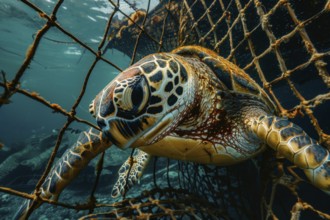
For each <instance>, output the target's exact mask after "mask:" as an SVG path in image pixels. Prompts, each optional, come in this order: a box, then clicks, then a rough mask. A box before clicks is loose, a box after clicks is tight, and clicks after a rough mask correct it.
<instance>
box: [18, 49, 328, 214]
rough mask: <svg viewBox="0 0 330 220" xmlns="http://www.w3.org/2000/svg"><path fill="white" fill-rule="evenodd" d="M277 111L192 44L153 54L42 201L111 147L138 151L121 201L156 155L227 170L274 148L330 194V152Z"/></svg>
mask: <svg viewBox="0 0 330 220" xmlns="http://www.w3.org/2000/svg"><path fill="white" fill-rule="evenodd" d="M276 111H277V110H276V108H275V106H274V105H273V103H272V102H271V101H270V99H269V98H268V96H267V94H266V93H265V92H264V91H263V90H262V88H260V87H259V86H258V84H257V83H255V82H254V81H253V80H252V79H251V78H250V77H249V76H248V75H247V74H246V73H245V72H244V71H243V70H242V69H240V68H239V67H237V66H236V65H234V64H233V63H231V62H229V61H227V60H226V59H224V58H222V57H220V56H218V55H217V54H216V53H214V52H213V51H210V50H208V49H205V48H202V47H198V46H187V47H181V48H178V49H176V50H174V51H173V52H171V53H158V54H152V55H149V56H147V57H145V58H143V59H142V60H140V61H139V62H137V63H136V64H134V65H133V66H131V67H129V68H128V69H126V70H125V71H124V72H122V73H120V74H119V75H118V76H117V77H116V78H115V79H114V80H112V81H111V82H110V83H109V84H108V85H107V86H106V87H105V88H104V89H103V90H102V91H101V92H100V93H99V94H98V95H97V96H96V98H95V99H94V100H93V102H92V104H91V105H90V112H91V113H92V114H93V115H94V117H95V118H96V121H97V123H98V125H99V127H100V128H101V129H102V132H97V131H95V130H93V129H91V130H90V131H88V132H85V133H83V134H82V136H81V137H80V138H79V140H78V141H77V144H76V145H74V146H73V147H72V148H71V149H69V150H68V151H67V152H66V153H65V154H64V155H63V156H62V158H61V159H60V160H59V161H58V162H57V163H56V164H55V166H54V168H53V169H52V171H51V172H50V174H49V175H48V177H47V179H46V181H45V183H44V184H43V186H42V188H41V197H44V198H51V197H52V198H54V199H56V198H57V197H58V196H59V194H60V193H61V191H62V190H63V189H64V187H66V186H67V185H68V184H69V183H70V182H71V181H72V180H73V179H74V178H75V177H76V176H77V175H78V173H79V172H80V170H81V169H82V168H83V167H84V166H86V165H87V164H88V162H89V161H90V160H91V159H92V158H93V157H95V156H96V155H97V154H99V153H100V152H103V151H104V150H105V149H107V148H108V147H110V146H111V145H115V146H117V147H119V148H128V147H131V148H138V150H137V151H136V152H135V154H134V155H133V159H128V160H127V161H126V162H125V163H124V165H123V166H122V167H121V168H120V170H119V179H118V181H117V182H116V184H115V186H114V190H113V194H112V196H114V197H115V196H119V195H123V194H125V191H126V190H127V189H128V188H129V187H131V186H132V185H133V184H134V183H135V182H137V180H138V178H139V177H140V176H141V175H142V172H143V168H144V167H145V166H146V164H147V163H148V158H149V157H150V156H149V155H153V156H162V157H168V158H173V159H178V160H183V161H193V162H198V163H202V164H215V165H221V166H223V165H231V164H235V163H239V162H241V161H244V160H247V159H249V158H252V157H253V156H255V155H257V154H259V153H260V152H262V151H263V150H264V149H265V148H266V147H267V146H269V147H271V148H272V149H274V150H275V151H277V152H278V153H279V154H281V155H283V156H284V157H285V158H287V159H288V160H290V161H291V162H292V163H294V164H295V165H296V166H297V167H299V168H301V169H302V170H303V171H304V172H305V173H306V175H307V177H308V178H309V180H310V181H311V183H313V184H314V185H315V186H316V187H318V188H320V189H321V190H323V191H325V192H326V193H330V158H329V152H328V150H327V149H326V148H324V147H322V146H321V145H319V144H318V143H317V142H316V141H315V140H313V139H312V138H310V137H309V136H308V134H306V133H305V132H304V131H303V130H302V129H301V128H300V127H299V126H297V125H295V124H293V123H292V122H290V121H289V120H288V119H286V118H280V117H277V116H276V115H275V114H276ZM132 162H133V163H132ZM130 169H131V171H132V172H128V171H129V170H130ZM126 182H127V183H128V185H127V186H125V185H126ZM35 204H37V205H35ZM38 205H40V202H39V203H38V202H36V201H33V202H31V204H30V202H25V203H24V204H23V206H22V207H21V208H20V210H19V212H18V213H17V216H16V219H25V217H27V216H28V215H29V212H28V211H27V210H28V208H29V207H31V210H33V209H35V208H36V207H37V206H38Z"/></svg>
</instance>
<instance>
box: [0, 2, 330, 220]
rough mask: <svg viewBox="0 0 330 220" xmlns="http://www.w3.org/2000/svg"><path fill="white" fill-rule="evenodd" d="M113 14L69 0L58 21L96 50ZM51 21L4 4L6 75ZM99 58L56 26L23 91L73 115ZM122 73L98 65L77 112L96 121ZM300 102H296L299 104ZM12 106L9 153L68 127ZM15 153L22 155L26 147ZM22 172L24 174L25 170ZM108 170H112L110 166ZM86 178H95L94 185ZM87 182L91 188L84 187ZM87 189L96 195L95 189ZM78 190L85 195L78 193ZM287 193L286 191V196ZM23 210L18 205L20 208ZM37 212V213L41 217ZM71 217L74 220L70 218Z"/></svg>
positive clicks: (1, 66)
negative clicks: (95, 112)
mask: <svg viewBox="0 0 330 220" xmlns="http://www.w3.org/2000/svg"><path fill="white" fill-rule="evenodd" d="M31 2H32V3H34V4H35V5H37V6H38V7H40V8H41V9H42V10H43V11H45V12H46V13H48V14H49V13H51V11H52V9H53V7H54V5H55V3H56V1H55V0H34V1H31ZM114 2H116V1H114ZM147 2H148V1H147V0H144V1H137V3H138V7H139V8H146V5H147ZM157 3H158V1H152V6H151V7H153V6H155V5H156V4H157ZM121 9H122V10H123V11H124V12H125V13H127V14H130V13H131V12H132V10H131V9H130V8H129V7H128V6H127V4H125V3H124V2H122V3H121ZM111 12H112V8H111V5H110V3H109V2H108V0H94V1H92V0H65V1H64V2H63V4H62V5H61V7H60V9H59V11H58V14H57V20H58V22H59V23H60V25H61V26H62V27H63V28H64V29H65V30H67V31H69V32H70V33H72V34H73V35H74V36H76V37H77V38H79V39H80V40H81V41H82V42H84V43H85V44H87V45H88V46H89V47H91V48H92V49H93V50H94V51H96V50H97V47H98V45H99V42H100V40H101V39H102V36H103V34H104V29H105V26H106V23H107V19H108V18H109V16H110V14H111ZM45 22H46V20H44V19H42V18H40V16H39V15H38V14H37V13H36V12H35V11H34V10H32V9H31V8H29V7H28V6H27V5H25V4H24V3H22V2H20V1H13V0H0V33H1V34H0V70H2V71H4V72H5V73H6V77H7V79H8V80H12V79H13V78H14V76H15V74H16V72H17V71H18V69H19V68H20V66H21V65H22V63H23V61H24V59H25V54H26V51H27V49H28V47H29V45H30V44H31V43H32V42H33V40H34V36H35V34H36V33H37V31H38V30H39V29H41V28H42V26H43V25H44V24H45ZM104 57H105V58H106V59H108V60H110V61H111V62H113V63H115V64H116V65H118V66H119V67H120V68H121V69H125V68H126V67H128V65H129V62H130V58H129V57H127V56H125V55H124V54H123V53H121V52H118V51H116V50H112V51H108V52H107V53H106V54H105V56H104ZM94 59H95V56H94V55H93V54H91V53H90V52H89V51H87V50H85V48H83V47H81V46H80V45H79V44H77V43H76V42H74V41H73V40H72V39H71V38H69V37H68V36H66V35H65V34H63V33H62V32H60V31H59V30H57V29H56V28H54V27H53V28H51V29H50V30H49V31H48V32H47V33H46V34H45V36H44V38H43V39H42V41H41V42H40V44H39V47H38V50H37V53H36V55H35V56H34V58H33V61H32V62H31V64H30V65H29V68H28V69H27V70H26V71H25V73H24V75H23V77H22V78H21V82H20V83H21V88H22V89H26V90H28V91H30V92H32V91H35V92H37V93H38V94H40V95H41V96H42V97H44V98H45V99H46V100H48V101H49V102H51V103H58V104H59V105H61V106H62V107H63V108H65V109H66V110H67V111H70V109H71V107H72V105H73V104H74V102H75V100H76V99H77V97H78V95H79V93H80V90H81V87H82V84H83V81H84V79H85V76H86V74H87V72H88V69H89V68H90V66H91V65H92V63H93V61H94ZM270 63H271V64H272V65H273V66H272V65H268V66H267V67H264V68H265V69H266V71H267V73H271V72H272V71H273V69H275V68H278V64H277V63H276V62H273V63H272V61H271V62H270ZM118 73H119V71H118V70H116V69H115V68H113V67H111V66H110V65H109V64H107V63H105V62H103V61H99V62H98V63H97V65H96V67H95V69H94V70H93V73H92V75H91V77H90V79H89V83H88V86H87V89H86V93H85V95H84V97H83V99H82V101H81V103H80V105H79V106H78V108H77V116H78V117H79V118H82V119H86V120H88V121H90V122H92V123H94V119H93V118H92V116H91V115H90V114H89V112H88V106H89V104H90V102H91V100H92V99H93V98H94V97H95V95H96V94H97V93H98V92H99V91H100V90H101V89H102V88H103V87H104V86H105V85H106V84H108V82H110V81H111V80H112V79H113V78H114V77H115V76H116V75H117V74H118ZM0 79H1V76H0ZM320 85H321V86H320ZM322 85H323V84H322V83H320V80H315V79H312V80H311V79H309V78H308V81H305V82H303V83H301V84H298V85H297V87H298V88H299V91H301V90H303V91H305V92H306V94H303V95H304V96H310V97H308V98H313V97H314V96H315V94H322V93H324V90H325V89H324V88H323V87H322ZM300 87H301V89H300ZM303 88H304V89H303ZM306 88H308V89H306ZM2 92H3V88H2V87H0V94H1V93H2ZM275 94H276V95H277V96H278V97H279V98H280V100H281V103H282V104H283V105H284V107H286V108H288V109H290V108H291V107H293V106H295V105H296V104H297V103H295V102H298V101H297V100H296V99H294V98H292V96H293V95H292V91H291V90H290V88H289V87H288V85H283V86H282V85H281V86H280V87H277V88H275ZM293 100H295V102H294V101H293ZM10 101H11V103H10V104H9V105H3V106H2V107H0V143H3V144H4V145H5V147H4V149H5V150H8V148H10V147H11V146H14V145H17V143H20V142H23V143H24V141H26V140H28V141H30V140H31V137H38V136H41V135H49V134H56V132H57V131H58V129H60V128H61V127H62V126H63V125H64V123H65V122H66V117H64V116H63V115H61V114H59V113H56V114H54V113H53V112H52V110H51V109H49V108H47V107H45V106H44V105H42V104H40V103H38V102H36V101H34V100H32V99H30V98H28V97H26V96H23V95H20V94H14V95H13V96H12V97H11V99H10ZM329 105H330V103H329V102H328V103H327V106H328V107H323V108H321V109H319V108H317V109H316V110H315V112H316V113H317V114H318V115H322V116H323V117H320V118H322V119H324V120H320V121H319V123H320V125H321V127H322V128H323V129H325V132H326V133H329V130H330V127H329V126H330V123H329V117H327V116H328V112H329ZM294 120H297V121H299V125H301V126H302V127H303V128H304V129H305V130H306V131H308V133H309V134H310V135H311V136H312V137H314V138H317V134H316V132H315V130H314V129H312V128H311V125H310V122H309V118H308V117H300V116H299V117H298V118H297V119H294ZM70 127H71V128H73V129H80V130H85V129H86V127H87V126H86V125H84V124H81V123H76V122H75V123H73V124H72V125H71V126H70ZM53 146H54V145H53V144H51V145H50V146H49V147H53ZM20 147H24V145H20ZM62 147H63V146H62ZM15 150H16V151H17V152H19V151H20V150H22V149H15ZM38 150H41V149H38ZM61 150H62V149H61ZM4 153H6V151H3V152H1V151H0V163H1V162H3V160H4V159H5V156H3V155H4ZM14 153H15V152H12V154H14ZM117 168H118V167H117ZM22 170H23V171H24V169H22ZM113 170H114V171H113V172H116V169H113ZM107 171H108V172H109V173H110V168H109V169H108V170H107ZM21 172H22V171H21ZM93 172H94V169H93V168H92V167H88V168H87V171H86V173H85V174H84V175H81V179H80V180H77V181H78V182H76V183H78V184H76V183H73V184H72V185H73V186H72V188H71V190H72V189H73V188H74V187H75V186H77V185H78V186H79V187H78V188H80V190H81V191H84V190H85V188H87V186H86V185H88V186H92V184H93V180H94V178H90V175H91V174H93ZM111 172H112V171H111ZM40 174H41V172H40V173H38V174H37V175H35V174H34V173H25V174H20V175H22V176H23V177H24V178H25V179H26V180H25V179H24V181H27V184H26V186H27V187H30V188H24V189H23V188H20V187H22V186H20V185H10V183H15V184H16V183H17V182H18V181H16V180H17V179H18V178H19V177H15V175H17V176H18V174H15V173H13V174H12V175H11V177H13V179H6V180H5V181H0V182H1V184H0V185H2V183H3V182H5V183H9V185H8V186H10V187H13V188H15V189H20V190H24V191H26V192H29V191H31V189H33V188H34V186H35V184H36V181H37V180H38V178H39V176H40ZM23 177H22V178H23ZM102 178H104V179H102V180H104V181H103V184H104V185H108V188H109V189H110V188H111V187H110V186H111V184H110V183H109V182H110V180H111V181H114V179H113V175H110V174H105V177H104V176H103V177H102ZM0 180H1V179H0ZM86 181H89V182H88V184H87V183H86ZM101 182H102V181H101ZM149 182H151V181H149ZM82 184H85V185H84V186H82ZM75 189H76V188H75ZM69 190H70V188H69ZM88 190H90V187H89V188H88ZM88 190H87V191H88ZM110 190H111V189H110ZM308 190H309V188H308ZM313 190H314V191H316V190H315V189H314V188H313V189H312V191H311V192H312V193H311V194H313V192H314V191H313ZM110 192H111V191H109V192H104V191H102V193H103V194H104V195H103V196H104V197H106V196H108V195H110ZM74 193H76V194H78V193H77V192H74ZM88 193H89V191H88ZM88 193H87V194H88ZM99 193H101V192H99ZM285 193H287V192H286V191H285ZM318 193H319V192H318ZM319 194H320V193H319ZM71 195H72V194H70V193H68V194H64V195H63V197H62V199H63V201H66V200H69V201H70V202H71V200H70V199H71V197H70V196H71ZM281 195H282V194H281ZM3 196H5V195H4V194H0V209H1V208H3V207H6V206H7V207H9V205H8V204H10V205H13V203H10V200H11V198H13V197H7V195H6V196H5V197H3ZM75 196H79V195H75ZM15 198H16V197H15ZM98 198H99V197H98ZM318 198H320V201H328V200H327V197H325V195H323V194H320V195H318ZM17 200H18V199H17ZM1 201H8V203H7V202H6V204H4V203H1ZM20 201H21V200H20ZM20 201H19V202H20ZM15 202H16V201H15ZM19 202H18V203H19ZM17 206H18V205H16V206H15V207H17ZM43 207H45V209H48V213H53V212H55V211H58V210H59V209H57V208H58V207H57V208H56V207H54V206H48V205H44V206H43ZM8 209H9V208H8ZM323 210H324V209H323ZM2 211H3V209H1V210H0V219H11V217H12V216H13V210H10V211H8V214H7V215H6V216H2V214H3V212H2ZM38 211H39V210H38ZM38 211H37V212H36V213H37V214H35V216H37V215H40V213H42V212H41V211H40V212H38ZM71 214H72V213H71ZM71 214H69V212H68V214H67V216H68V217H69V216H71ZM79 216H82V215H81V213H79ZM71 217H72V216H71ZM39 219H46V217H44V218H43V215H41V216H40V218H39ZM68 219H70V217H69V218H68Z"/></svg>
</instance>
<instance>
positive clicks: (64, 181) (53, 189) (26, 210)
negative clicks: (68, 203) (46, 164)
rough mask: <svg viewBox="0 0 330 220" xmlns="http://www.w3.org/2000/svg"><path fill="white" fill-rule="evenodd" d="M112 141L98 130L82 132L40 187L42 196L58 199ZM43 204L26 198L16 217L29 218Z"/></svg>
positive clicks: (92, 129)
mask: <svg viewBox="0 0 330 220" xmlns="http://www.w3.org/2000/svg"><path fill="white" fill-rule="evenodd" d="M109 146H111V142H110V141H109V140H108V139H107V138H106V137H105V136H104V135H103V134H102V133H101V132H100V131H98V130H96V129H94V128H91V129H89V130H88V131H86V132H82V133H81V134H80V136H79V138H78V140H77V142H76V143H75V144H74V145H73V146H72V147H71V148H69V149H68V150H66V152H65V153H64V154H63V155H62V157H61V158H60V159H59V160H58V161H57V162H56V164H55V165H54V166H53V168H52V169H51V171H50V172H49V174H48V176H47V177H46V180H45V181H44V183H43V184H42V185H41V187H40V197H41V198H43V199H53V200H57V198H58V197H59V195H60V193H61V192H62V190H63V189H64V188H65V187H66V186H67V185H68V184H69V183H70V182H71V181H72V180H73V179H74V178H75V177H76V176H77V175H78V174H79V173H80V171H81V170H82V169H83V168H84V167H86V165H87V164H88V163H89V162H90V161H91V160H92V159H93V158H94V157H95V156H97V155H98V154H99V153H100V152H102V151H104V150H106V149H107V148H108V147H109ZM40 205H41V202H40V200H39V201H38V200H37V199H36V200H25V201H24V203H23V204H22V205H21V207H20V208H19V210H18V211H17V213H16V215H15V217H14V219H27V218H28V217H29V215H30V214H31V213H32V211H33V210H34V209H36V208H38V207H39V206H40Z"/></svg>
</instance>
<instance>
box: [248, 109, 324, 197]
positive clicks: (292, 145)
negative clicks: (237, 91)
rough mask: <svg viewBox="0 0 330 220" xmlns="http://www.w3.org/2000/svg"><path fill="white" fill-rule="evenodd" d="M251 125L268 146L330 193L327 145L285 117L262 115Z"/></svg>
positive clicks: (313, 182) (317, 185)
mask: <svg viewBox="0 0 330 220" xmlns="http://www.w3.org/2000/svg"><path fill="white" fill-rule="evenodd" d="M251 128H252V131H253V132H254V133H255V134H256V135H257V136H258V137H259V138H260V139H262V140H263V141H264V142H265V143H266V144H267V145H268V146H270V147H271V148H273V149H274V150H276V151H277V152H278V153H279V154H280V155H282V156H284V157H286V158H287V159H288V160H290V161H291V162H292V163H294V164H295V165H296V166H298V167H299V168H301V169H303V171H304V172H305V174H306V176H307V177H308V178H309V180H310V181H311V182H312V184H314V185H315V186H316V187H318V188H319V189H321V190H323V191H324V192H326V193H327V194H330V156H329V151H328V150H327V149H326V148H324V147H322V146H321V145H319V144H318V143H317V142H316V141H315V140H314V139H312V138H311V137H309V136H308V134H306V133H305V132H304V131H303V130H302V129H301V128H300V127H299V126H297V125H296V124H294V123H292V122H290V121H289V120H287V119H286V118H280V117H276V116H269V115H268V116H261V117H259V118H257V119H256V120H255V121H254V122H253V123H252V126H251Z"/></svg>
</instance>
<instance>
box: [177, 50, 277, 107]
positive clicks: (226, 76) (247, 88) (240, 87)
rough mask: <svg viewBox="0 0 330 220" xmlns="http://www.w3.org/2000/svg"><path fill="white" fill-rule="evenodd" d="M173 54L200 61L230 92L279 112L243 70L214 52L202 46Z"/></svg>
mask: <svg viewBox="0 0 330 220" xmlns="http://www.w3.org/2000/svg"><path fill="white" fill-rule="evenodd" d="M172 53H175V54H178V55H180V56H184V57H195V58H198V59H200V60H201V61H202V62H203V63H205V64H206V65H207V66H208V67H209V68H210V69H211V70H212V71H213V72H214V74H215V75H216V76H217V78H218V79H219V80H220V81H221V82H222V83H223V85H225V86H226V88H227V89H228V90H230V91H233V92H238V93H244V94H250V95H254V96H257V97H258V98H259V99H261V100H262V101H263V102H264V103H265V104H266V105H267V106H268V107H269V108H270V109H271V110H273V111H275V112H277V108H276V106H275V105H274V103H273V102H272V101H271V99H270V98H269V96H268V95H267V93H266V92H265V91H264V90H263V89H262V88H261V87H260V86H259V85H258V84H257V83H256V82H255V81H254V80H253V79H252V78H251V77H250V76H249V75H248V74H247V73H245V72H244V70H243V69H241V68H239V67H238V66H237V65H235V64H233V63H232V62H230V61H228V60H226V59H225V58H223V57H221V56H219V55H218V54H216V53H215V52H214V51H212V50H209V49H206V48H204V47H200V46H184V47H179V48H177V49H175V50H173V51H172Z"/></svg>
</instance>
